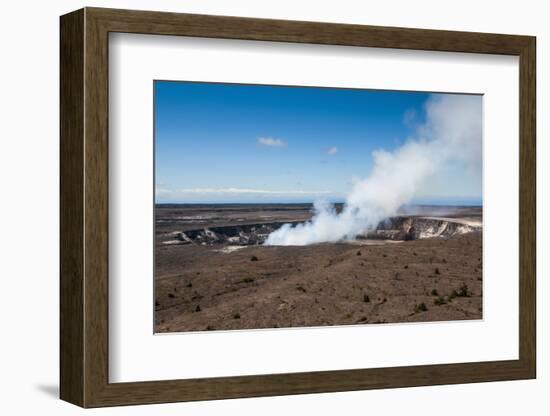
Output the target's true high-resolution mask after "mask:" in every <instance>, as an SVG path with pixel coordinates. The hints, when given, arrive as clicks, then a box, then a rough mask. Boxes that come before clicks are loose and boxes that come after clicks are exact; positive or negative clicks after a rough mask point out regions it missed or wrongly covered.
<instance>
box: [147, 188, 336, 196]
mask: <svg viewBox="0 0 550 416" xmlns="http://www.w3.org/2000/svg"><path fill="white" fill-rule="evenodd" d="M157 194H162V195H167V194H264V195H324V194H330V191H307V190H288V191H284V190H283V191H274V190H267V189H251V188H182V189H175V190H169V189H165V188H157Z"/></svg>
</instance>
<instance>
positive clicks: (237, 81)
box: [60, 8, 536, 407]
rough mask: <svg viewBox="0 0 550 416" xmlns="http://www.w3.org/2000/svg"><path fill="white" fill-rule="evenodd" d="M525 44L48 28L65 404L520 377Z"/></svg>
mask: <svg viewBox="0 0 550 416" xmlns="http://www.w3.org/2000/svg"><path fill="white" fill-rule="evenodd" d="M535 49H536V47H535V38H534V37H530V36H518V35H500V34H486V33H467V32H451V31H435V30H422V29H404V28H390V27H376V26H361V25H344V24H329V23H314V22H296V21H283V20H267V19H251V18H240V17H225V16H205V15H189V14H175V13H160V12H146V11H129V10H113V9H99V8H85V9H81V10H78V11H75V12H72V13H70V14H67V15H65V16H62V17H61V51H60V52H61V128H60V130H61V305H60V322H61V334H60V335H61V352H60V356H61V369H60V370H61V389H60V395H61V398H62V399H63V400H66V401H69V402H71V403H74V404H77V405H79V406H82V407H101V406H115V405H129V404H146V403H163V402H177V401H190V400H211V399H224V398H237V397H257V396H267V395H287V394H303V393H319V392H336V391H349V390H363V389H376V388H396V387H410V386H423V385H436V384H455V383H472V382H487V381H500V380H517V379H529V378H535V376H536V347H535V346H536V334H535V318H536V317H535V310H536V309H535V293H536V292H535V281H536V276H535V244H536V236H535V221H536V212H535V197H536V195H535V160H536V152H535V110H536V97H535Z"/></svg>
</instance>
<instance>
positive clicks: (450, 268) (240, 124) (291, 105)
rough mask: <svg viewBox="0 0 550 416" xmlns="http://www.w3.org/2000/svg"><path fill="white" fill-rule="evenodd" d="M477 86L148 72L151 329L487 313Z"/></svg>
mask: <svg viewBox="0 0 550 416" xmlns="http://www.w3.org/2000/svg"><path fill="white" fill-rule="evenodd" d="M482 102H483V97H482V96H481V95H474V94H455V93H452V94H451V93H432V92H410V91H385V90H368V89H348V88H330V87H302V86H278V85H277V86H275V85H248V84H229V83H206V82H184V81H155V82H154V109H153V110H154V116H155V127H154V151H155V209H154V211H155V273H154V287H155V299H154V311H155V328H154V330H155V332H156V333H166V332H188V331H211V330H242V329H259V328H289V327H320V326H328V325H366V324H391V323H405V322H433V321H457V320H472V319H481V318H482V312H483V311H482V274H483V273H482V264H483V261H482V240H483V238H482V206H483V204H482V170H483V169H482Z"/></svg>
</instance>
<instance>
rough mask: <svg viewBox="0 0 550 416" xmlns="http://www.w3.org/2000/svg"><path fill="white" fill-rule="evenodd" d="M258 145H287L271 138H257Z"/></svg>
mask: <svg viewBox="0 0 550 416" xmlns="http://www.w3.org/2000/svg"><path fill="white" fill-rule="evenodd" d="M257 143H258V144H259V145H262V146H269V147H287V146H288V145H287V143H286V142H285V141H283V140H281V139H275V138H273V137H259V138H258V142H257Z"/></svg>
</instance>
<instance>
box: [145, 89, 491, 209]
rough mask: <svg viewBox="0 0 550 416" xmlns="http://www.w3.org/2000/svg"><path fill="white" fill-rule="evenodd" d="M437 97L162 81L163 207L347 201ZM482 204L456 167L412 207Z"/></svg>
mask: <svg viewBox="0 0 550 416" xmlns="http://www.w3.org/2000/svg"><path fill="white" fill-rule="evenodd" d="M431 95H432V94H429V93H417V92H395V91H375V90H352V89H335V88H307V87H281V86H259V85H241V84H215V83H188V82H169V81H155V159H156V160H155V169H156V172H155V175H156V202H157V203H167V202H181V203H201V202H203V203H217V202H219V203H229V202H240V203H247V202H311V201H313V200H315V199H319V198H325V199H329V200H331V201H343V200H344V199H345V195H346V194H347V193H348V192H349V190H350V189H351V187H352V185H353V182H354V180H357V179H360V178H364V177H366V176H368V174H369V172H370V170H371V168H372V156H371V154H372V152H373V151H374V150H377V149H384V150H388V151H392V150H394V149H396V148H397V147H399V146H401V145H402V144H403V143H404V142H405V140H406V139H407V138H408V137H410V136H411V135H413V134H414V133H415V130H416V128H417V126H418V125H419V124H421V123H422V122H423V121H424V118H425V110H424V105H425V103H426V101H427V100H428V99H429V98H430V96H431ZM441 181H442V179H441V178H440V182H441ZM450 182H452V183H450ZM474 182H475V183H474ZM449 187H450V188H452V189H453V192H449ZM480 198H481V185H480V183H479V179H477V180H476V179H475V178H471V180H469V178H468V175H467V174H466V172H465V170H464V169H463V168H461V167H460V166H458V167H457V166H454V167H452V168H450V171H449V175H448V181H445V180H443V183H441V184H439V185H437V186H435V187H434V189H432V191H430V192H424V194H423V195H420V196H419V198H418V200H416V201H414V202H417V203H469V202H472V203H478V202H479V200H480Z"/></svg>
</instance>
